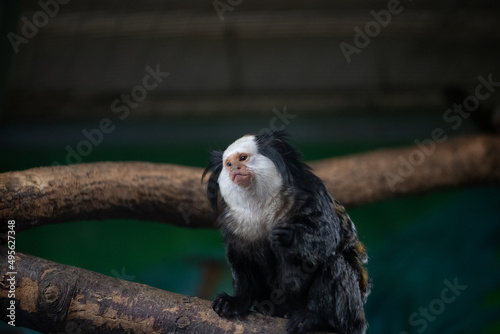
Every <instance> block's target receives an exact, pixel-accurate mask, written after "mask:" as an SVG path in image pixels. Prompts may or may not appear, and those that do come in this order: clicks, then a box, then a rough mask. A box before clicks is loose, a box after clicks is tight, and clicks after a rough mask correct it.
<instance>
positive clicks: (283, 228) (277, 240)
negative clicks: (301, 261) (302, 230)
mask: <svg viewBox="0 0 500 334" xmlns="http://www.w3.org/2000/svg"><path fill="white" fill-rule="evenodd" d="M294 234H295V228H294V226H292V225H290V224H289V223H287V222H286V221H282V222H279V223H278V224H276V226H275V227H274V229H273V231H272V233H271V242H272V243H273V244H275V245H276V244H277V245H280V246H282V247H290V246H291V245H292V243H293V237H294Z"/></svg>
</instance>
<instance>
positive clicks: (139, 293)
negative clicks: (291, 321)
mask: <svg viewBox="0 0 500 334" xmlns="http://www.w3.org/2000/svg"><path fill="white" fill-rule="evenodd" d="M0 255H1V258H2V259H6V258H7V255H6V249H5V248H4V247H1V248H0ZM10 271H12V270H9V269H8V266H7V262H6V261H1V263H0V316H1V319H2V321H5V319H8V320H7V321H10V319H9V318H7V315H8V314H10V311H9V310H7V308H8V307H9V305H10V301H11V300H14V301H15V325H16V327H18V326H19V327H27V328H30V329H34V330H37V331H40V332H42V333H48V332H52V333H148V334H149V333H242V334H243V333H271V334H275V333H284V332H285V325H286V320H285V319H282V318H272V317H268V316H264V315H262V314H257V313H252V314H250V315H249V316H247V317H246V318H245V319H244V320H234V321H229V320H226V319H223V318H221V317H219V316H218V315H217V314H216V313H215V312H214V311H213V310H212V308H211V306H210V301H208V300H203V299H199V298H196V297H186V296H182V295H179V294H175V293H172V292H167V291H163V290H159V289H155V288H153V287H150V286H147V285H143V284H140V283H134V282H129V281H124V280H120V279H117V278H113V277H109V276H105V275H101V274H98V273H95V272H91V271H88V270H84V269H80V268H75V267H71V266H67V265H63V264H58V263H54V262H51V261H48V260H44V259H40V258H37V257H34V256H30V255H25V254H21V253H17V256H16V259H15V271H16V274H15V275H10V274H8V272H10ZM11 277H15V288H11V281H9V280H8V279H9V278H11ZM12 290H14V291H15V298H10V297H9V291H12Z"/></svg>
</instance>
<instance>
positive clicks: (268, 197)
mask: <svg viewBox="0 0 500 334" xmlns="http://www.w3.org/2000/svg"><path fill="white" fill-rule="evenodd" d="M252 159H253V161H252V163H253V164H252V165H253V166H257V167H258V168H252V165H251V166H249V167H250V168H252V170H251V171H252V173H253V174H254V182H253V183H252V184H251V185H250V186H249V187H246V188H242V187H240V186H238V185H237V184H235V183H234V182H232V181H231V180H230V178H229V175H228V172H227V171H225V170H223V171H222V172H221V174H220V176H219V180H218V181H219V187H220V191H221V195H222V198H223V199H224V201H225V202H226V204H227V205H228V207H229V209H228V212H227V215H228V217H226V219H225V223H226V224H227V227H228V228H229V229H230V230H231V231H232V232H233V233H234V234H236V235H238V236H240V237H241V238H242V239H244V240H248V241H254V240H258V239H262V238H266V237H267V236H269V233H270V232H271V230H272V228H273V226H274V225H275V223H276V222H277V221H278V220H279V219H280V218H281V216H282V215H283V213H284V211H286V210H283V205H284V204H285V203H283V199H282V196H281V194H280V193H281V190H282V189H281V188H282V179H281V176H280V175H279V173H278V171H277V170H276V167H275V166H274V164H273V162H272V161H271V160H269V159H268V158H266V157H264V156H262V155H260V156H258V157H255V156H254V157H253V158H252Z"/></svg>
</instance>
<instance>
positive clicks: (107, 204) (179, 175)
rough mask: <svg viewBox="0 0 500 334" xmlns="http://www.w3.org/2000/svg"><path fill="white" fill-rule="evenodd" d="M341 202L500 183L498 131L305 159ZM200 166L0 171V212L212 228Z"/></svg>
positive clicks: (36, 218)
mask: <svg viewBox="0 0 500 334" xmlns="http://www.w3.org/2000/svg"><path fill="white" fill-rule="evenodd" d="M310 165H311V166H312V167H313V169H314V171H315V173H316V174H317V175H318V176H319V177H321V178H322V179H323V180H324V181H325V184H326V185H327V187H328V189H329V190H330V191H331V192H332V193H333V195H334V196H335V197H337V198H338V199H339V200H340V201H342V202H343V203H344V204H345V205H348V206H349V205H357V204H361V203H367V202H373V201H377V200H382V199H387V198H391V197H396V196H407V195H413V194H420V193H425V192H429V191H433V190H437V189H445V188H452V187H461V186H471V185H479V184H499V183H500V168H499V166H500V137H498V136H475V137H464V138H456V139H448V140H446V141H445V142H444V143H441V144H436V143H434V142H431V141H430V140H429V142H428V143H427V146H424V147H422V146H411V147H406V148H398V149H385V150H379V151H374V152H369V153H364V154H357V155H352V156H348V157H342V158H333V159H327V160H323V161H317V162H312V163H311V164H310ZM201 173H202V169H201V168H193V167H182V166H173V165H168V164H151V163H141V162H115V163H112V162H101V163H91V164H79V165H70V166H57V167H41V168H33V169H28V170H25V171H16V172H7V173H3V174H0V218H1V219H3V220H7V219H15V220H16V226H17V229H18V230H19V231H21V230H25V229H28V228H31V227H34V226H38V225H43V224H46V223H58V222H69V221H76V220H86V219H114V218H126V219H138V220H150V221H158V222H166V223H169V224H173V225H178V226H186V227H204V228H213V227H215V224H214V219H213V217H212V215H211V213H210V209H209V205H208V201H207V199H206V196H205V187H206V185H204V184H202V182H201V181H200V179H201ZM0 228H1V229H2V230H0V231H5V228H6V227H5V225H2V226H1V227H0Z"/></svg>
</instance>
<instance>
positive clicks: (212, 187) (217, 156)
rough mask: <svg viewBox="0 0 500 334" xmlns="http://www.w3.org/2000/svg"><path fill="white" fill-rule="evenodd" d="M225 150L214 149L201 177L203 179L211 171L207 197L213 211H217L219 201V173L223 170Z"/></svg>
mask: <svg viewBox="0 0 500 334" xmlns="http://www.w3.org/2000/svg"><path fill="white" fill-rule="evenodd" d="M223 154H224V152H222V151H212V152H211V157H210V161H209V162H208V165H207V168H205V170H204V171H203V175H202V176H201V179H202V180H203V179H204V178H205V176H206V175H207V173H209V172H210V173H211V174H210V177H209V178H208V184H207V198H208V201H209V202H210V206H211V207H212V211H213V212H215V213H217V211H218V208H217V202H218V199H219V182H218V180H219V175H220V173H221V171H222V156H223Z"/></svg>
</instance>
